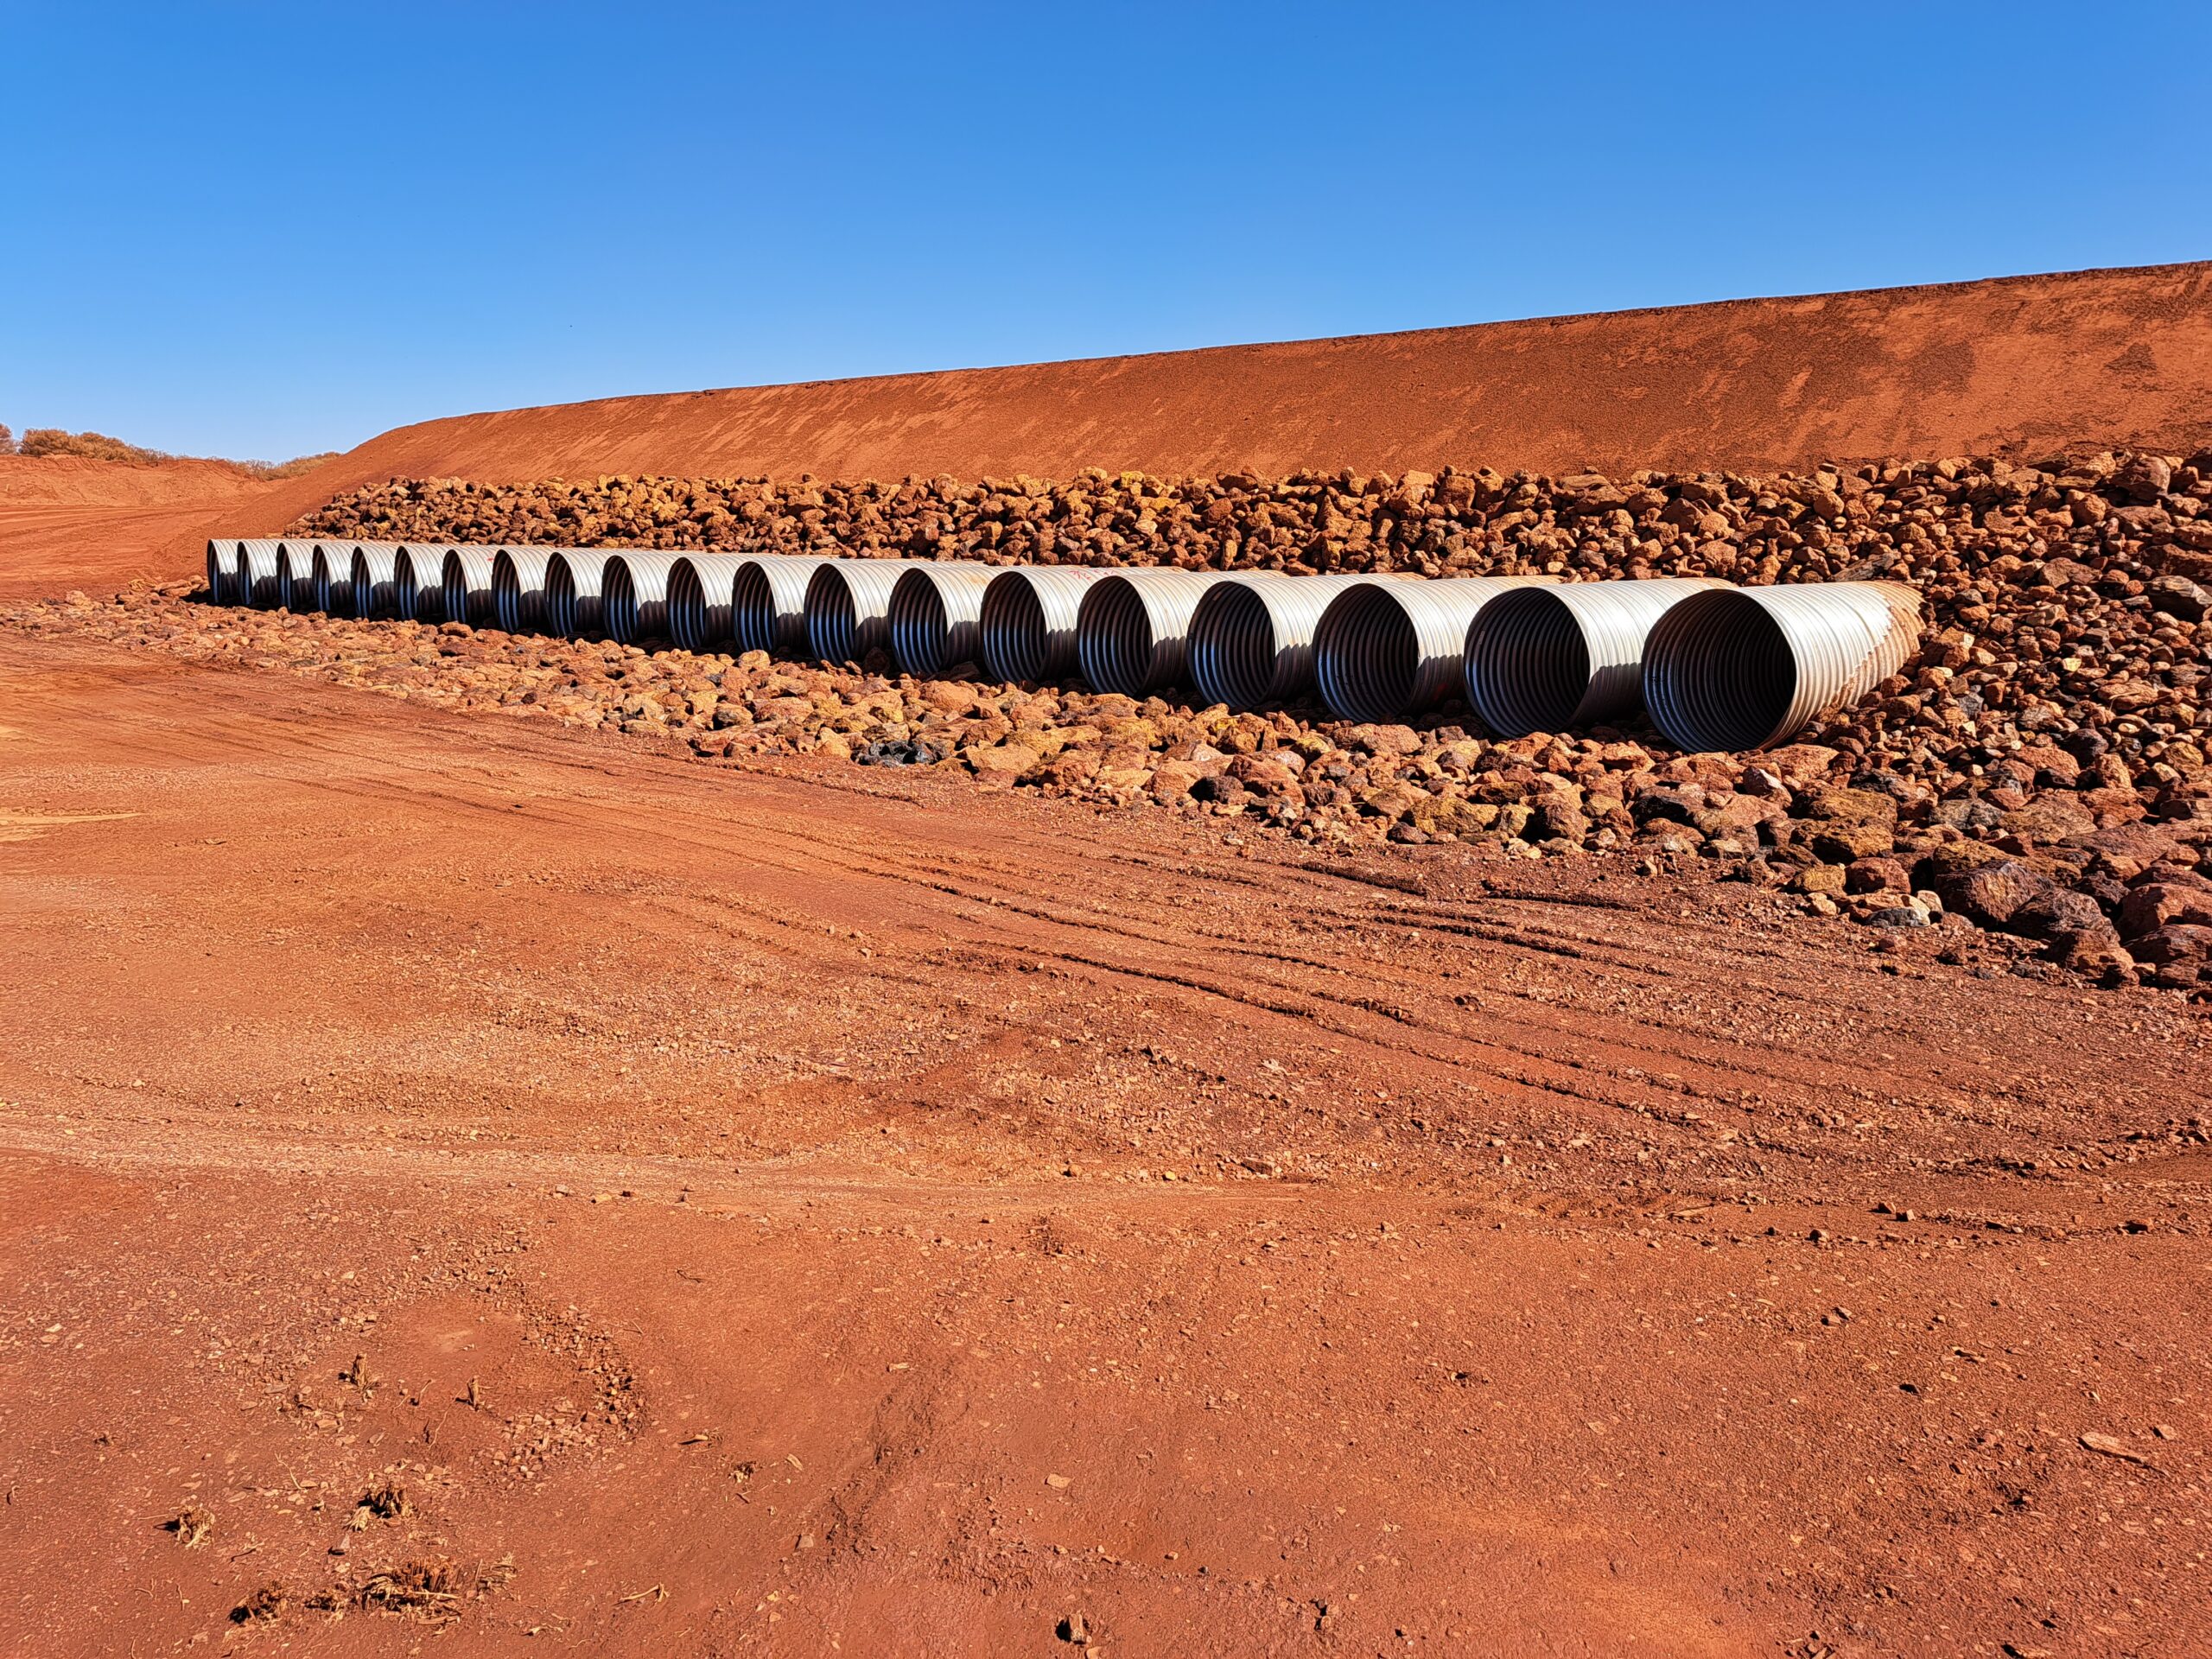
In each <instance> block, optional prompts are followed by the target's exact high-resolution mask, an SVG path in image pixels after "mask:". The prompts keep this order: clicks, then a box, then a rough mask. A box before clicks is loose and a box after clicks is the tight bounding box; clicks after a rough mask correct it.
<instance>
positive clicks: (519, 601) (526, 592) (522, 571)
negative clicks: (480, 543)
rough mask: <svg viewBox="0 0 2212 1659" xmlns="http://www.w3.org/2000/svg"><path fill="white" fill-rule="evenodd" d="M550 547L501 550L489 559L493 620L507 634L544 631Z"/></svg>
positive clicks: (506, 548)
mask: <svg viewBox="0 0 2212 1659" xmlns="http://www.w3.org/2000/svg"><path fill="white" fill-rule="evenodd" d="M553 552H554V550H553V549H551V548H550V547H503V548H501V549H500V550H499V551H498V552H497V553H494V554H493V556H492V617H493V620H494V621H496V622H497V623H498V624H499V626H500V627H501V628H503V629H505V631H506V632H509V633H543V632H545V562H546V561H547V560H548V559H550V558H551V557H552V556H553Z"/></svg>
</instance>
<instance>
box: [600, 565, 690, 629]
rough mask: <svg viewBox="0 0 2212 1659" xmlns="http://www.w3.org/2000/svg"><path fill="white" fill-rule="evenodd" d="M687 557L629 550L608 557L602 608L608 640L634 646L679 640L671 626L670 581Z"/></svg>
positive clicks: (601, 585)
mask: <svg viewBox="0 0 2212 1659" xmlns="http://www.w3.org/2000/svg"><path fill="white" fill-rule="evenodd" d="M682 557H683V555H682V554H680V553H656V552H650V551H646V550H642V549H639V548H628V547H626V548H622V549H620V550H617V551H615V552H612V553H609V554H608V555H607V568H606V570H605V571H604V573H603V574H602V575H601V578H600V607H601V616H602V618H603V619H604V622H605V626H606V628H607V638H608V639H612V640H614V641H615V642H616V643H617V644H620V645H638V644H640V643H641V642H643V641H645V640H647V639H674V638H675V635H674V634H672V633H671V632H669V626H668V581H669V577H670V576H671V575H673V574H674V572H675V569H676V563H677V560H678V559H680V558H682Z"/></svg>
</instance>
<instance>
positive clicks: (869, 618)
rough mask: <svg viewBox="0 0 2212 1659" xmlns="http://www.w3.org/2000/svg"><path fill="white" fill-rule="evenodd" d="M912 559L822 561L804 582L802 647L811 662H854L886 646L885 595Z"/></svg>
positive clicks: (888, 632)
mask: <svg viewBox="0 0 2212 1659" xmlns="http://www.w3.org/2000/svg"><path fill="white" fill-rule="evenodd" d="M918 563H921V561H919V560H916V559H825V560H823V563H822V564H821V566H820V567H819V568H818V569H817V570H816V571H815V573H814V574H813V575H811V576H810V577H809V578H808V579H807V583H806V644H807V649H808V650H809V651H810V652H812V654H813V656H814V658H815V660H816V661H817V662H823V663H857V662H860V661H861V659H862V658H865V657H866V656H867V655H868V652H871V651H874V650H875V649H876V648H877V647H878V646H881V647H883V648H884V649H886V650H888V649H889V648H890V645H891V590H892V589H893V588H896V587H897V586H898V585H899V577H901V576H903V575H906V572H907V571H909V570H911V569H913V568H914V567H915V566H916V565H917V564H918Z"/></svg>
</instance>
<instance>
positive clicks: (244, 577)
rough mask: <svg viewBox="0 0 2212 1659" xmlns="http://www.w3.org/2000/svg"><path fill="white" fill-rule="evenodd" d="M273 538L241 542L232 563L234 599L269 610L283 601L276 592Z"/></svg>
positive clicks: (259, 608)
mask: <svg viewBox="0 0 2212 1659" xmlns="http://www.w3.org/2000/svg"><path fill="white" fill-rule="evenodd" d="M280 545H281V543H278V542H277V541H276V540H275V539H274V538H266V539H263V540H259V541H249V542H240V543H238V553H237V556H236V557H235V559H234V560H233V562H232V565H231V602H232V604H235V605H251V606H252V607H255V608H256V609H257V610H264V611H265V610H269V609H270V608H271V607H275V606H277V605H278V604H280V603H282V601H281V600H280V599H279V598H278V597H277V548H278V547H279V546H280Z"/></svg>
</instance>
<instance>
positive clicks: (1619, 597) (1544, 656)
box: [1465, 576, 1728, 737]
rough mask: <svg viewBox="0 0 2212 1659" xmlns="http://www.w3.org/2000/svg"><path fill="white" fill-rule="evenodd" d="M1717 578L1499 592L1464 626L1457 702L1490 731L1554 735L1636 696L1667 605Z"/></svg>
mask: <svg viewBox="0 0 2212 1659" xmlns="http://www.w3.org/2000/svg"><path fill="white" fill-rule="evenodd" d="M1727 585H1728V584H1727V583H1726V582H1722V581H1721V580H1720V579H1719V577H1717V576H1683V577H1673V576H1669V577H1665V578H1662V579H1658V580H1654V581H1650V582H1564V583H1561V584H1560V586H1558V587H1555V588H1520V589H1518V590H1516V591H1515V592H1513V593H1510V594H1499V595H1498V596H1497V598H1495V599H1493V600H1492V601H1490V603H1489V604H1487V605H1485V606H1484V607H1482V609H1481V610H1479V611H1478V612H1477V613H1475V620H1473V621H1472V622H1471V623H1470V624H1468V626H1467V642H1466V652H1465V689H1466V696H1467V706H1468V707H1469V708H1471V709H1473V710H1474V711H1475V714H1476V715H1477V716H1478V718H1479V719H1480V720H1481V721H1482V723H1483V724H1484V726H1485V727H1487V728H1489V729H1490V730H1491V732H1493V733H1495V734H1497V735H1498V736H1499V737H1526V736H1527V735H1529V733H1531V732H1564V731H1567V730H1568V729H1570V728H1573V727H1577V726H1594V725H1599V724H1602V723H1604V722H1605V721H1610V720H1612V719H1613V718H1615V717H1616V716H1618V715H1625V714H1629V713H1631V712H1632V711H1633V710H1634V709H1636V708H1637V705H1638V704H1640V703H1641V702H1643V648H1644V641H1645V639H1648V638H1649V635H1650V632H1651V630H1652V627H1653V626H1655V625H1656V623H1657V622H1658V620H1659V619H1660V618H1661V617H1662V616H1664V615H1665V614H1666V613H1667V612H1668V609H1669V607H1672V606H1674V605H1675V604H1676V603H1678V602H1679V601H1681V600H1684V599H1687V598H1688V597H1689V596H1690V595H1691V594H1698V593H1704V592H1706V591H1707V590H1708V589H1710V588H1726V586H1727Z"/></svg>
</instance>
